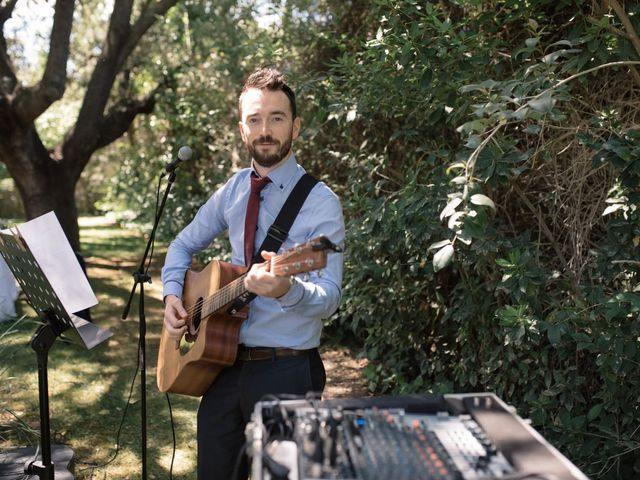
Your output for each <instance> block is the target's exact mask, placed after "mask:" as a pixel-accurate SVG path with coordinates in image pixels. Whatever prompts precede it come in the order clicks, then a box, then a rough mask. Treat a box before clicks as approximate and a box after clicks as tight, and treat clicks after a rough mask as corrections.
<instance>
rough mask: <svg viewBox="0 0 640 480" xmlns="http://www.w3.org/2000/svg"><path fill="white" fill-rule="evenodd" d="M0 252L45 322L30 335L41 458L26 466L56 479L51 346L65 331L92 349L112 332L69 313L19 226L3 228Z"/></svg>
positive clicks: (27, 471) (39, 474) (51, 478)
mask: <svg viewBox="0 0 640 480" xmlns="http://www.w3.org/2000/svg"><path fill="white" fill-rule="evenodd" d="M0 255H2V256H3V257H4V259H5V261H6V262H7V265H8V266H9V269H10V270H11V272H12V273H13V275H14V277H15V278H16V280H17V281H18V284H19V285H20V287H21V288H22V291H23V292H24V293H25V295H26V297H27V301H28V302H29V304H30V305H31V306H32V307H33V309H34V310H35V311H36V312H37V313H38V315H39V316H40V319H41V321H42V325H41V326H40V327H38V330H37V331H36V332H35V334H34V335H33V337H32V339H31V348H32V349H33V350H34V351H35V352H36V356H37V362H38V393H39V402H40V444H41V450H42V453H41V456H42V460H41V461H33V462H31V463H30V464H28V465H26V466H25V473H26V474H30V475H37V476H38V477H39V478H40V479H46V480H53V479H54V465H53V462H52V461H51V436H50V435H51V434H50V427H49V383H48V375H47V360H48V353H49V349H50V348H51V346H52V345H53V343H54V342H55V340H56V337H58V336H60V335H61V334H62V332H64V331H66V330H71V331H72V332H74V333H76V334H77V336H78V337H79V339H80V340H81V342H82V343H83V344H84V346H85V347H86V348H87V349H91V348H93V347H95V346H96V345H98V344H100V343H102V342H103V341H104V340H106V339H107V338H109V337H110V336H111V335H112V333H111V332H109V331H108V330H105V329H102V328H100V327H98V326H96V325H94V324H92V323H90V322H87V321H86V320H84V319H82V318H80V317H78V316H76V315H74V314H73V313H69V312H67V311H66V309H65V307H64V306H63V304H62V302H61V300H60V298H59V297H58V295H57V294H56V292H55V290H54V289H53V287H52V286H51V284H50V283H49V280H48V279H47V277H46V275H45V274H44V273H43V271H42V269H41V268H40V265H39V264H38V262H37V261H36V259H35V257H34V256H33V254H32V252H31V250H30V249H29V246H28V245H27V243H26V242H25V241H24V239H23V238H22V237H21V236H20V233H19V231H17V230H16V232H14V233H13V234H6V233H2V232H0Z"/></svg>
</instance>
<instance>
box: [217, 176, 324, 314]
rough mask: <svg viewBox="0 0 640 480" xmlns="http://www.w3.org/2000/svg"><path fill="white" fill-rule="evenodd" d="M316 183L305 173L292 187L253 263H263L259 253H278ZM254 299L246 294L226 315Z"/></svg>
mask: <svg viewBox="0 0 640 480" xmlns="http://www.w3.org/2000/svg"><path fill="white" fill-rule="evenodd" d="M316 183H318V179H317V178H315V177H314V176H313V175H310V174H308V173H305V174H304V175H303V176H302V177H301V178H300V180H298V183H296V185H295V187H293V190H292V191H291V193H290V194H289V196H288V197H287V199H286V200H285V202H284V205H282V208H281V209H280V213H278V216H277V217H276V219H275V221H274V222H273V224H272V225H271V226H270V227H269V230H268V231H267V236H266V237H265V239H264V241H263V242H262V245H260V248H259V249H258V250H257V253H256V254H255V255H254V256H253V263H262V262H264V259H263V258H262V255H260V252H262V251H263V250H266V251H267V252H277V251H278V249H279V248H280V245H282V243H283V242H284V241H285V240H286V239H287V236H288V235H289V229H290V228H291V225H293V221H294V220H295V219H296V217H297V216H298V213H299V212H300V209H301V208H302V205H303V204H304V201H305V200H306V199H307V197H308V196H309V193H310V192H311V190H312V189H313V187H314V186H315V185H316ZM254 298H256V295H255V294H254V293H250V292H246V293H245V294H243V295H241V296H240V297H238V298H237V299H236V300H235V301H234V302H233V303H232V304H231V307H229V309H228V310H227V313H228V314H230V315H234V314H235V313H237V312H238V311H239V310H240V309H241V308H242V307H244V306H245V305H246V304H248V303H249V302H250V301H251V300H253V299H254Z"/></svg>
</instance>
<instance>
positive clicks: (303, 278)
mask: <svg viewBox="0 0 640 480" xmlns="http://www.w3.org/2000/svg"><path fill="white" fill-rule="evenodd" d="M309 278H310V277H309V274H308V273H305V274H304V275H303V276H302V280H303V281H305V282H308V281H309Z"/></svg>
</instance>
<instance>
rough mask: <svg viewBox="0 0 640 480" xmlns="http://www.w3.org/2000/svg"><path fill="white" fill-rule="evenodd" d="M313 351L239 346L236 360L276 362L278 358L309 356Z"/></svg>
mask: <svg viewBox="0 0 640 480" xmlns="http://www.w3.org/2000/svg"><path fill="white" fill-rule="evenodd" d="M312 350H315V349H313V348H312V349H309V350H295V349H293V348H284V347H246V346H244V345H239V346H238V355H237V357H236V359H237V360H240V361H243V362H249V361H254V360H275V359H277V358H284V357H295V356H298V355H307V354H308V353H309V352H310V351H312Z"/></svg>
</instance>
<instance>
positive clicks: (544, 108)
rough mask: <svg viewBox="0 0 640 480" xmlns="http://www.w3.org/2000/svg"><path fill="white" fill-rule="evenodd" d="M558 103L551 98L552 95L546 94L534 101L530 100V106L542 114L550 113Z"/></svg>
mask: <svg viewBox="0 0 640 480" xmlns="http://www.w3.org/2000/svg"><path fill="white" fill-rule="evenodd" d="M555 103H556V101H555V100H554V98H553V97H552V96H551V94H550V93H545V94H544V95H542V96H541V97H538V98H534V99H533V100H529V102H528V105H529V106H530V107H531V108H533V109H534V110H535V111H536V112H540V113H549V112H550V111H551V110H552V109H553V106H554V105H555Z"/></svg>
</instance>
